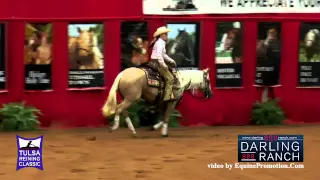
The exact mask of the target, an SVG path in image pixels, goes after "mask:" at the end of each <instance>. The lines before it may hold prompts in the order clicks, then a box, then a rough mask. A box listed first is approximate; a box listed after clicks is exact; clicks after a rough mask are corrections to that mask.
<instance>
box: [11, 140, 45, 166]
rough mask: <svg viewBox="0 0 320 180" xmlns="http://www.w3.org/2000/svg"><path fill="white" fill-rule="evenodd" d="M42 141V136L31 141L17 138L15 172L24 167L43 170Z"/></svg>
mask: <svg viewBox="0 0 320 180" xmlns="http://www.w3.org/2000/svg"><path fill="white" fill-rule="evenodd" d="M42 141H43V136H40V137H37V138H33V139H30V138H23V137H21V136H17V146H18V160H17V171H18V170H19V169H22V168H26V167H33V168H37V169H40V170H43V163H42Z"/></svg>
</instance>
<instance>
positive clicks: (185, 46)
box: [167, 30, 195, 66]
mask: <svg viewBox="0 0 320 180" xmlns="http://www.w3.org/2000/svg"><path fill="white" fill-rule="evenodd" d="M167 53H168V55H169V56H170V57H171V58H172V59H174V60H175V61H176V63H177V66H181V65H184V66H188V65H190V66H192V65H195V55H194V42H193V39H192V36H191V35H190V34H189V33H188V32H187V31H185V30H179V34H178V36H177V37H176V39H175V40H172V41H169V42H168V45H167Z"/></svg>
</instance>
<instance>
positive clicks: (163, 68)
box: [150, 26, 176, 101]
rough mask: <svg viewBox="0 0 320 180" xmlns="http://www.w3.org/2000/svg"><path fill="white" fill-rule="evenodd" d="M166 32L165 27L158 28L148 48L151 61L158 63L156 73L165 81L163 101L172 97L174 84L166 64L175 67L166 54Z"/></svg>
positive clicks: (174, 63)
mask: <svg viewBox="0 0 320 180" xmlns="http://www.w3.org/2000/svg"><path fill="white" fill-rule="evenodd" d="M168 32H171V30H170V29H168V28H167V27H165V26H162V27H159V28H158V29H157V31H156V32H155V33H154V34H153V38H154V39H153V41H152V42H151V44H150V46H151V47H153V48H152V54H151V59H152V60H155V61H157V62H158V64H159V65H158V66H157V67H158V71H159V73H160V75H161V76H163V77H164V79H165V81H166V87H165V91H164V99H163V100H164V101H168V100H170V99H171V98H170V97H171V95H172V87H173V83H174V75H173V74H172V73H171V72H170V71H169V68H168V66H167V64H166V63H169V64H170V65H171V66H172V67H176V62H175V61H174V60H173V59H171V58H170V57H169V56H168V55H167V54H166V41H167V40H168Z"/></svg>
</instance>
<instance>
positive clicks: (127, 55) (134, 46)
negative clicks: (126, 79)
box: [121, 21, 149, 70]
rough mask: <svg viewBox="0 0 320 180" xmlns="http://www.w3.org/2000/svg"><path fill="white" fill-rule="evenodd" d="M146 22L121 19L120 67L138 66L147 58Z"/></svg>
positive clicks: (146, 60)
mask: <svg viewBox="0 0 320 180" xmlns="http://www.w3.org/2000/svg"><path fill="white" fill-rule="evenodd" d="M148 49H149V40H148V23H147V22H145V21H123V22H122V23H121V68H122V70H123V69H126V68H129V67H139V66H140V65H141V64H143V63H146V62H148V60H149V53H148Z"/></svg>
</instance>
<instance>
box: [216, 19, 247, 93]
mask: <svg viewBox="0 0 320 180" xmlns="http://www.w3.org/2000/svg"><path fill="white" fill-rule="evenodd" d="M242 46H243V43H242V24H241V22H218V23H217V33H216V49H215V52H216V58H215V62H216V87H217V88H239V87H242V60H243V58H242Z"/></svg>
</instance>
